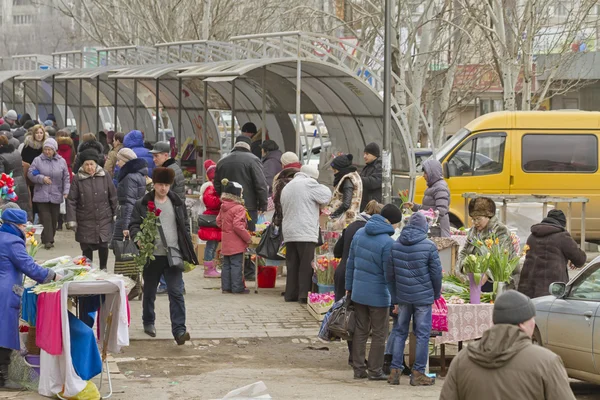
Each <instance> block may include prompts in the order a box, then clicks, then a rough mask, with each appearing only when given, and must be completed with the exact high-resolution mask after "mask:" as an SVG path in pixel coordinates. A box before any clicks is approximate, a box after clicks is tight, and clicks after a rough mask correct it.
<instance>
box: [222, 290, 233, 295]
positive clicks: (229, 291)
mask: <svg viewBox="0 0 600 400" xmlns="http://www.w3.org/2000/svg"><path fill="white" fill-rule="evenodd" d="M221 293H223V294H231V293H233V292H232V291H231V290H221Z"/></svg>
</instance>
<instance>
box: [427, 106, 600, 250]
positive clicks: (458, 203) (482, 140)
mask: <svg viewBox="0 0 600 400" xmlns="http://www.w3.org/2000/svg"><path fill="white" fill-rule="evenodd" d="M599 136H600V112H587V111H517V112H508V111H501V112H494V113H490V114H486V115H483V116H481V117H479V118H477V119H475V120H473V121H472V122H471V123H469V124H468V125H467V126H466V127H464V128H463V129H461V130H460V131H458V132H457V133H456V134H455V135H454V136H452V138H450V139H449V140H448V141H447V142H446V143H445V144H444V145H443V146H442V147H441V148H440V149H439V150H438V151H437V154H436V158H437V159H438V160H439V161H440V162H441V163H442V165H443V167H444V177H445V179H446V182H448V186H449V187H450V193H451V204H450V223H451V224H452V225H454V226H455V227H460V226H463V225H465V218H466V217H467V216H465V212H464V204H465V203H464V199H463V198H462V194H463V193H467V192H476V193H489V194H524V195H528V194H540V195H549V196H569V197H574V196H581V197H587V198H589V199H590V202H589V204H588V206H587V209H586V239H587V240H588V241H594V242H600V172H599V169H598V142H599ZM425 189H426V183H425V180H424V179H423V177H420V178H418V179H417V184H416V196H415V202H417V203H419V202H420V201H422V199H423V192H424V191H425ZM559 208H561V209H563V211H564V212H565V214H566V213H567V210H566V208H567V207H566V205H563V206H561V205H559ZM572 209H573V212H572V216H573V220H572V225H571V226H572V229H573V231H572V234H573V236H575V237H577V236H579V235H580V231H581V229H580V226H581V223H580V217H581V208H580V207H577V206H575V205H574V206H573V208H572Z"/></svg>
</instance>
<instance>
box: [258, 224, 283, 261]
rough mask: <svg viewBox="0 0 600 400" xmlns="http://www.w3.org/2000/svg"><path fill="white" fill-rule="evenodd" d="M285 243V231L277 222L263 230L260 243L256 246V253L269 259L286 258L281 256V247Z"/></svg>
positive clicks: (278, 259)
mask: <svg viewBox="0 0 600 400" xmlns="http://www.w3.org/2000/svg"><path fill="white" fill-rule="evenodd" d="M282 243H283V232H282V229H280V228H279V227H278V226H276V225H275V224H271V225H269V226H268V227H267V229H266V230H265V231H264V232H263V235H262V237H261V238H260V243H259V244H258V246H257V247H256V254H257V255H259V256H261V257H264V258H266V259H268V260H277V261H281V260H283V259H285V258H282V257H280V256H279V249H280V248H281V244H282Z"/></svg>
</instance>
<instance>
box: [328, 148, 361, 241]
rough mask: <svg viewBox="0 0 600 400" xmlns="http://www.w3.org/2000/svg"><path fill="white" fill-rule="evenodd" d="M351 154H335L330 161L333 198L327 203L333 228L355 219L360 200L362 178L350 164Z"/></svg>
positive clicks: (340, 227) (338, 228)
mask: <svg viewBox="0 0 600 400" xmlns="http://www.w3.org/2000/svg"><path fill="white" fill-rule="evenodd" d="M352 159H353V156H352V154H344V155H341V156H337V157H336V158H334V159H333V161H332V163H331V168H332V169H333V173H334V180H333V186H334V187H335V189H334V192H333V198H332V199H331V203H330V204H329V209H330V210H331V214H330V215H329V218H330V219H331V220H332V221H333V222H334V229H335V230H342V229H344V228H345V227H346V226H348V225H349V224H351V223H352V222H354V220H355V219H356V217H357V216H358V214H359V212H360V203H361V201H362V180H361V178H360V175H359V174H358V172H356V167H355V166H354V165H352Z"/></svg>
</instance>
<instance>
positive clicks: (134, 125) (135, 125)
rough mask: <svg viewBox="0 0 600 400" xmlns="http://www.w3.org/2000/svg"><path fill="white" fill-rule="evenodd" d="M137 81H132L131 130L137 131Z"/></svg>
mask: <svg viewBox="0 0 600 400" xmlns="http://www.w3.org/2000/svg"><path fill="white" fill-rule="evenodd" d="M137 100H138V81H137V79H134V80H133V129H137Z"/></svg>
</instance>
